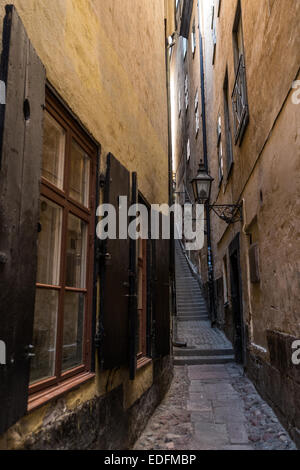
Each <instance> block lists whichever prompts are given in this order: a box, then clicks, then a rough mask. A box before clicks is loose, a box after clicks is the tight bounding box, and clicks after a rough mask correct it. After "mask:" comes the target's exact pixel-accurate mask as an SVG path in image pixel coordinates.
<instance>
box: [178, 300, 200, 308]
mask: <svg viewBox="0 0 300 470" xmlns="http://www.w3.org/2000/svg"><path fill="white" fill-rule="evenodd" d="M177 306H178V307H187V308H194V307H201V308H206V304H205V302H203V301H201V300H200V301H199V302H198V301H197V300H195V301H194V302H191V301H189V300H188V299H187V300H186V301H184V300H180V301H178V302H177Z"/></svg>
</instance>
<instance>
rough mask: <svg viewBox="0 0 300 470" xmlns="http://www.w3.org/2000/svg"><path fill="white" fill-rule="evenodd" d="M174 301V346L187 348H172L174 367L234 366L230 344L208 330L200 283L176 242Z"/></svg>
mask: <svg viewBox="0 0 300 470" xmlns="http://www.w3.org/2000/svg"><path fill="white" fill-rule="evenodd" d="M176 301H177V317H176V320H175V331H176V343H177V342H182V343H187V347H186V348H179V347H174V364H175V365H185V364H187V365H199V364H226V363H228V362H234V360H235V358H234V352H233V349H232V345H231V344H230V342H229V341H228V340H227V338H226V337H225V335H224V334H223V333H222V332H221V331H220V330H217V329H214V328H211V325H210V321H209V316H208V311H207V306H206V302H205V300H204V297H203V295H202V292H201V289H200V286H199V283H198V281H197V280H196V279H195V277H194V276H193V274H192V272H191V269H190V266H189V264H188V262H187V260H186V257H185V255H184V253H183V251H182V248H181V245H180V243H179V242H178V241H177V242H176Z"/></svg>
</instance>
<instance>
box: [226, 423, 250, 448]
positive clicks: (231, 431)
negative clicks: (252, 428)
mask: <svg viewBox="0 0 300 470" xmlns="http://www.w3.org/2000/svg"><path fill="white" fill-rule="evenodd" d="M226 425H227V432H228V435H229V440H230V442H231V444H248V445H249V444H250V443H249V437H248V432H247V429H246V426H245V424H244V423H237V422H231V421H229V422H227V424H226Z"/></svg>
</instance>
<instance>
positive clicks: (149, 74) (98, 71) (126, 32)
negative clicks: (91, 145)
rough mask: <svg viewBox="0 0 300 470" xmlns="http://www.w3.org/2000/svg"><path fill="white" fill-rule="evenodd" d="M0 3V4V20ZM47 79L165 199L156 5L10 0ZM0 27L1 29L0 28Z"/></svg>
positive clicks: (134, 0)
mask: <svg viewBox="0 0 300 470" xmlns="http://www.w3.org/2000/svg"><path fill="white" fill-rule="evenodd" d="M6 3H7V2H6V0H0V12H1V15H0V18H2V17H3V11H4V6H5V4H6ZM10 3H13V4H14V5H15V6H16V8H17V9H18V12H19V15H20V16H21V18H22V21H23V22H24V25H25V27H26V30H27V32H28V35H29V37H30V39H31V41H32V43H33V45H34V47H35V49H36V50H37V53H38V54H39V56H40V58H41V60H42V61H43V63H44V65H45V66H46V69H47V78H48V79H49V81H50V82H51V83H52V84H53V86H54V87H55V88H56V89H57V91H58V92H59V93H60V94H61V95H62V97H63V98H64V99H65V101H66V102H67V103H68V105H69V106H70V107H71V108H72V110H73V111H74V112H75V114H76V115H77V116H78V117H79V118H80V119H81V121H82V122H83V124H84V125H85V126H86V127H87V129H88V130H89V131H90V132H91V133H92V134H93V136H94V137H95V139H96V140H98V141H99V142H100V143H101V145H102V148H103V152H102V154H103V155H104V156H105V155H106V154H107V153H108V152H112V153H113V154H114V155H115V156H116V158H118V159H119V160H120V161H121V162H122V163H123V164H124V165H126V166H127V168H128V169H129V170H131V171H137V172H138V176H139V185H140V189H141V191H142V192H143V194H144V195H145V197H146V198H147V199H148V200H149V202H150V203H152V202H157V203H159V202H160V203H162V202H167V200H168V186H167V178H168V157H167V154H168V148H167V145H168V139H167V137H168V136H167V131H168V128H167V94H166V78H165V47H164V45H165V25H164V16H165V5H164V0H130V1H124V0H80V1H78V0H51V2H49V1H46V0H15V1H12V2H10ZM1 23H2V21H1ZM1 27H2V26H1Z"/></svg>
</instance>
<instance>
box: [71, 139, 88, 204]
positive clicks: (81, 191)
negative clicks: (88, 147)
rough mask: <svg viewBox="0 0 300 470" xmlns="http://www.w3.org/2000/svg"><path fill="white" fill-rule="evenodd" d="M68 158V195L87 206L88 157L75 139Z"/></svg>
mask: <svg viewBox="0 0 300 470" xmlns="http://www.w3.org/2000/svg"><path fill="white" fill-rule="evenodd" d="M70 160H71V161H70V197H71V198H72V199H74V200H75V201H77V202H80V203H81V204H83V205H84V206H88V201H89V184H90V181H89V180H90V158H89V156H88V155H87V154H86V153H85V152H84V150H82V148H81V147H79V145H78V144H77V143H76V142H75V140H72V145H71V156H70Z"/></svg>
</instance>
